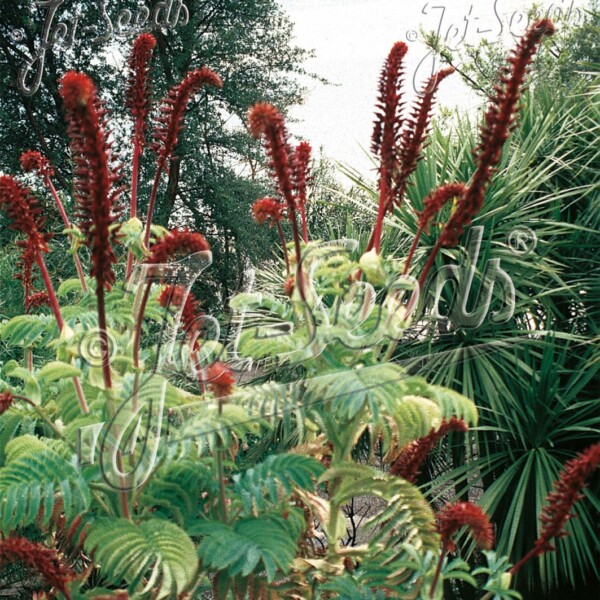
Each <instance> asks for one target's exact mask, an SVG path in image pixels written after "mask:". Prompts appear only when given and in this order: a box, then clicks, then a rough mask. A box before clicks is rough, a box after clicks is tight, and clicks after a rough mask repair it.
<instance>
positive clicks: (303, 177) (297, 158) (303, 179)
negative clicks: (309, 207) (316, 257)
mask: <svg viewBox="0 0 600 600" xmlns="http://www.w3.org/2000/svg"><path fill="white" fill-rule="evenodd" d="M311 153H312V148H311V147H310V144H309V143H308V142H300V144H298V145H297V146H296V151H295V152H294V187H295V188H296V205H297V206H298V209H299V210H300V217H301V219H302V236H303V238H304V241H305V242H306V243H308V229H307V227H306V201H307V194H306V186H307V184H308V182H309V179H310V159H311Z"/></svg>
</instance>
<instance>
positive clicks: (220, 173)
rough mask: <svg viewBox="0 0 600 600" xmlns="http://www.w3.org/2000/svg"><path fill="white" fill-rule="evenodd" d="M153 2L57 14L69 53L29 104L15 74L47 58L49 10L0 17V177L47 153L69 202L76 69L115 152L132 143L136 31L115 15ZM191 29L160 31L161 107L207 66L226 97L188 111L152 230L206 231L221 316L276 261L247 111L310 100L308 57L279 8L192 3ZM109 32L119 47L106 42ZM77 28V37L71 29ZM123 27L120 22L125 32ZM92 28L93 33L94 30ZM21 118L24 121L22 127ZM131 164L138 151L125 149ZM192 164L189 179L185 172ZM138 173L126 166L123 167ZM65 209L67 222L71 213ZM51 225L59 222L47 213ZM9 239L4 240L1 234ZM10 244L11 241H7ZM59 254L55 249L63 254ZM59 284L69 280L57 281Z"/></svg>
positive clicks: (23, 5)
mask: <svg viewBox="0 0 600 600" xmlns="http://www.w3.org/2000/svg"><path fill="white" fill-rule="evenodd" d="M156 4H157V3H156V2H152V1H144V2H136V1H134V0H125V1H123V2H119V3H106V2H105V3H99V2H95V1H92V0H81V1H76V2H65V3H64V4H61V5H59V6H58V8H57V11H56V14H55V16H54V19H53V21H52V26H53V27H55V26H56V24H57V23H59V22H63V23H65V24H68V25H69V28H70V29H69V31H70V32H71V31H75V34H74V42H73V44H72V48H71V49H66V48H65V47H64V46H65V45H68V44H69V42H68V38H67V42H66V43H65V44H63V45H62V46H57V47H55V48H50V49H48V50H47V52H46V55H45V66H44V70H43V76H42V79H41V85H40V89H39V91H38V92H37V93H36V94H34V95H31V96H27V95H24V94H23V93H22V92H21V91H20V90H19V89H18V87H17V79H18V75H19V71H20V69H21V68H22V65H23V64H24V62H25V60H26V59H27V57H28V56H32V55H34V53H35V51H36V48H38V47H39V44H40V38H41V33H42V27H43V24H44V19H45V18H46V16H47V14H48V9H44V8H42V7H39V6H37V5H35V4H34V3H33V2H30V1H28V0H8V1H7V2H5V3H4V4H3V11H2V15H0V85H1V89H0V117H1V118H2V123H3V127H2V130H1V131H0V143H1V144H2V147H3V153H2V156H1V157H0V170H6V171H13V172H18V170H19V165H18V159H19V156H20V153H21V152H22V150H23V148H28V147H31V148H35V149H38V150H40V151H42V152H44V153H45V154H46V155H47V156H48V157H49V158H50V159H51V161H52V162H53V164H54V165H56V167H57V173H58V174H57V179H58V182H59V184H60V186H61V188H62V189H63V190H69V189H70V181H69V173H70V170H69V165H68V151H67V145H66V138H65V126H64V119H63V114H62V109H61V103H60V98H59V96H58V91H57V89H58V88H57V86H58V83H57V82H58V78H59V76H60V75H61V74H62V73H64V72H65V71H67V70H68V69H78V70H85V71H87V72H89V73H90V74H92V76H93V78H94V80H95V81H96V83H97V85H98V87H99V89H100V90H101V94H102V98H103V99H104V100H105V101H106V103H107V107H108V109H109V110H110V112H111V114H112V116H113V120H114V122H116V123H118V125H117V130H116V131H115V132H114V134H115V137H116V138H117V140H119V141H125V142H128V140H129V135H130V134H129V131H130V130H129V125H128V121H127V118H126V111H125V103H124V99H123V92H124V90H123V86H122V85H121V84H120V83H119V82H121V81H122V80H121V78H120V77H119V75H120V74H121V72H122V70H123V68H124V66H125V61H124V55H125V54H126V52H127V51H128V45H129V43H130V42H131V41H133V39H134V37H135V35H136V34H137V33H139V29H137V30H134V29H133V28H132V27H123V28H121V29H119V26H118V24H119V22H120V21H119V15H122V14H123V11H124V10H125V9H127V10H131V11H132V13H133V18H135V15H136V14H137V12H136V11H139V10H140V8H141V7H146V8H147V9H148V10H149V11H152V10H153V8H154V6H155V5H156ZM184 4H185V6H186V7H187V9H188V11H189V21H188V23H187V24H185V25H177V26H174V27H171V28H167V27H162V28H153V29H152V32H153V33H154V34H155V36H156V38H157V42H158V44H157V50H156V53H155V56H156V58H155V72H154V91H155V93H154V96H155V100H157V101H158V100H160V99H161V98H162V97H163V96H164V95H165V94H166V91H167V90H168V89H169V88H170V87H171V86H172V85H174V84H175V83H177V82H178V81H179V80H180V79H181V77H182V76H183V75H184V74H185V73H186V72H187V71H188V70H189V69H190V68H193V67H198V66H203V65H206V66H209V67H210V68H211V69H213V70H214V71H216V72H217V73H219V74H220V76H221V77H222V79H223V82H224V86H223V90H222V92H220V93H219V94H214V93H212V92H211V93H210V99H209V93H205V92H202V93H200V94H198V96H197V97H196V99H195V101H194V102H193V103H192V104H191V106H190V111H189V114H188V118H187V119H186V129H185V131H184V132H183V133H182V135H181V136H180V140H179V145H178V151H177V155H178V158H177V159H176V160H175V161H173V165H172V168H171V169H170V173H169V176H168V179H167V178H165V179H164V182H163V185H162V187H161V189H160V191H159V197H158V201H157V207H156V211H155V215H156V216H155V222H156V223H159V224H161V225H164V226H171V227H172V226H175V225H179V226H189V227H192V228H197V229H199V230H202V231H203V232H204V233H205V234H206V237H207V238H208V239H209V241H210V243H211V246H212V249H213V255H214V262H213V266H212V274H213V277H211V280H212V281H213V283H212V284H211V287H212V290H211V293H210V294H203V295H204V296H206V297H208V298H211V301H212V303H213V305H214V306H213V308H216V307H219V306H222V305H223V303H224V302H225V301H226V299H227V298H228V297H229V295H230V294H231V293H232V291H235V289H236V286H237V282H238V280H239V278H240V275H241V274H242V272H243V270H244V269H245V268H247V267H248V265H249V264H250V263H256V262H257V261H261V260H264V259H265V258H268V257H270V256H271V247H272V242H273V241H274V240H275V238H274V237H273V236H272V232H270V231H269V230H267V229H265V228H257V227H253V226H252V225H251V211H250V207H251V204H252V202H253V201H254V200H255V199H256V198H257V197H259V196H260V195H261V194H264V193H265V192H266V191H267V189H268V188H266V186H265V179H266V178H265V177H264V176H263V173H262V166H263V159H262V155H260V154H259V153H258V146H257V144H256V143H255V142H254V141H253V140H251V138H250V137H249V136H248V135H247V134H246V129H245V121H246V113H247V110H248V108H249V107H250V106H251V105H252V104H254V102H256V101H259V100H266V101H269V102H272V103H274V104H277V105H278V106H279V108H280V109H281V110H282V111H284V112H285V110H286V109H287V108H288V107H289V106H291V105H292V104H295V103H297V102H299V101H301V99H302V87H301V86H300V85H299V83H298V82H297V81H296V78H295V76H296V75H299V74H303V73H304V71H303V69H302V67H301V64H302V62H303V60H304V59H305V58H306V57H307V56H308V52H307V51H305V50H303V49H301V48H299V47H297V46H295V45H294V44H293V43H292V41H291V40H292V24H291V22H290V21H289V19H288V18H287V17H286V15H285V14H284V13H283V12H282V10H281V9H280V8H279V6H278V4H277V2H276V1H275V0H248V1H245V2H244V3H240V2H237V1H235V0H186V1H185V2H184ZM107 18H108V19H109V20H110V23H111V26H112V28H113V35H112V37H111V36H110V35H108V33H109V25H108V21H107ZM76 20H77V27H76V28H75V29H73V26H74V23H75V22H76ZM122 20H123V19H122V17H121V22H122ZM93 27H95V29H93ZM15 117H16V118H15ZM123 147H124V148H126V149H127V152H131V145H130V144H129V143H125V144H124V145H123ZM184 157H185V165H186V166H185V168H183V169H182V168H181V167H180V164H181V162H182V159H183V158H184ZM154 161H155V156H154V155H153V153H152V152H146V153H145V156H144V160H143V163H142V170H141V181H140V191H139V198H140V200H139V203H140V207H139V208H140V214H143V211H144V209H145V205H144V202H145V201H147V195H148V192H149V185H150V181H149V180H150V179H151V177H152V174H153V169H154ZM124 162H125V164H130V162H131V161H130V160H125V161H124ZM69 208H70V207H69V206H67V210H69ZM49 215H50V217H51V219H58V214H56V215H54V211H53V210H50V211H49ZM0 235H2V236H5V235H6V230H5V228H4V227H2V233H0ZM3 241H4V242H6V238H4V239H3ZM55 243H58V241H57V242H55ZM57 275H58V276H66V275H69V274H68V273H64V272H63V271H62V270H60V269H59V271H58V273H57Z"/></svg>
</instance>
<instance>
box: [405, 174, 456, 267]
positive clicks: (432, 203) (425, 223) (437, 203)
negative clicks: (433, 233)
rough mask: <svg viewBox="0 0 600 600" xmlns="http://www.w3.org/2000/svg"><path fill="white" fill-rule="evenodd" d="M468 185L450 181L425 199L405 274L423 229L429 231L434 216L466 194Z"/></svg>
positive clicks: (407, 259)
mask: <svg viewBox="0 0 600 600" xmlns="http://www.w3.org/2000/svg"><path fill="white" fill-rule="evenodd" d="M465 190H466V186H465V184H464V183H449V184H447V185H442V186H440V187H439V188H438V189H437V190H435V191H434V192H432V193H431V194H429V196H427V198H425V200H423V210H422V211H421V213H420V214H419V220H418V227H417V233H416V234H415V237H414V239H413V243H412V245H411V247H410V250H409V251H408V256H407V257H406V262H405V264H404V275H406V274H407V273H408V271H409V269H410V263H411V262H412V259H413V256H414V253H415V250H416V249H417V246H418V245H419V241H420V239H421V235H422V233H423V231H425V232H427V230H428V229H429V227H430V225H431V223H432V221H433V219H434V217H435V216H436V215H437V214H438V213H439V212H440V211H441V210H442V208H444V206H445V205H446V204H447V203H448V202H450V201H452V200H455V199H458V200H459V201H460V199H461V198H462V197H463V196H464V193H465Z"/></svg>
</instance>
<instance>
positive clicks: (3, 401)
mask: <svg viewBox="0 0 600 600" xmlns="http://www.w3.org/2000/svg"><path fill="white" fill-rule="evenodd" d="M14 401H15V397H14V396H13V395H12V394H11V393H10V392H0V415H3V414H4V413H5V412H6V411H7V410H8V409H9V408H10V407H11V406H12V403H13V402H14Z"/></svg>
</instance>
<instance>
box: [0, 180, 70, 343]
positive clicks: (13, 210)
mask: <svg viewBox="0 0 600 600" xmlns="http://www.w3.org/2000/svg"><path fill="white" fill-rule="evenodd" d="M0 207H1V208H2V209H3V210H4V211H5V212H6V213H7V215H8V217H9V218H10V219H11V225H10V227H11V229H13V230H15V231H18V232H19V233H21V234H23V235H24V236H25V238H26V239H25V240H19V241H18V242H17V245H18V246H19V247H20V248H22V249H23V257H22V261H23V267H24V269H25V270H26V271H27V273H26V274H25V275H24V276H23V277H22V279H23V285H24V287H25V297H26V298H25V300H26V303H28V302H29V296H30V295H31V267H32V264H33V263H34V262H35V263H36V264H37V266H38V268H39V269H40V272H41V274H42V279H43V280H44V285H45V287H46V292H47V294H48V299H49V302H50V307H51V308H52V312H53V313H54V317H55V319H56V323H57V325H58V329H59V330H60V331H62V329H63V327H64V321H63V318H62V315H61V313H60V307H59V305H58V300H57V298H56V294H55V292H54V286H53V285H52V281H51V279H50V275H49V274H48V269H47V268H46V262H45V261H44V256H43V255H44V254H47V253H48V252H49V248H48V241H49V240H50V238H51V235H50V234H48V233H44V232H43V228H44V218H43V217H42V216H41V209H40V207H39V205H38V203H37V200H36V199H35V197H34V196H33V194H32V193H31V190H30V189H29V188H27V187H26V186H25V185H23V184H22V183H20V182H18V181H17V180H16V179H15V178H14V177H12V176H10V175H2V176H0Z"/></svg>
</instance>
